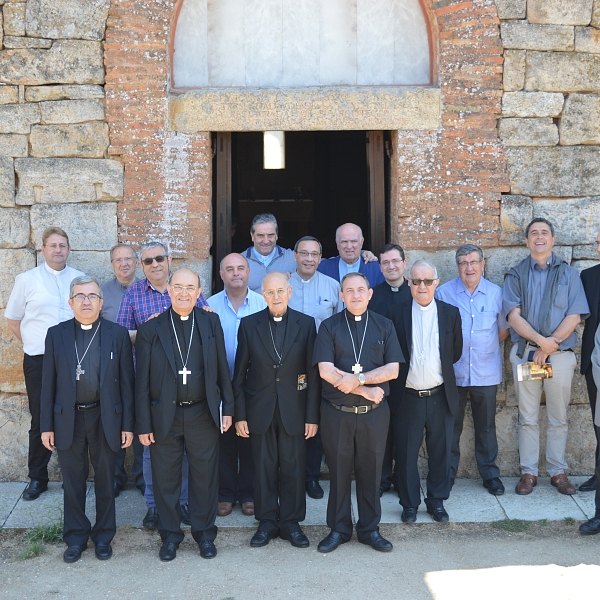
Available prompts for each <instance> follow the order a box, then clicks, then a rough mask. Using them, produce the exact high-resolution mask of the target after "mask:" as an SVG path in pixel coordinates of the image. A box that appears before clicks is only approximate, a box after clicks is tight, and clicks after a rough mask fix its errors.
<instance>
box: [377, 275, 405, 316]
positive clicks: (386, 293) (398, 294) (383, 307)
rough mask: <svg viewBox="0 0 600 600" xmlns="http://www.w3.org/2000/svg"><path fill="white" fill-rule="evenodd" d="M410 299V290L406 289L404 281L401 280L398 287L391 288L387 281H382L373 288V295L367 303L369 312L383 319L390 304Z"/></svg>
mask: <svg viewBox="0 0 600 600" xmlns="http://www.w3.org/2000/svg"><path fill="white" fill-rule="evenodd" d="M410 297H411V294H410V288H409V287H408V281H407V280H406V279H404V280H403V282H402V284H401V285H400V286H399V287H392V286H391V285H390V284H389V283H388V282H387V281H384V282H383V283H380V284H379V285H376V286H375V287H374V288H373V295H372V296H371V301H370V302H369V310H372V311H373V312H376V313H378V314H380V315H383V316H384V317H385V316H386V314H387V311H388V308H389V307H390V306H391V305H392V304H400V303H401V302H406V301H407V300H409V299H410Z"/></svg>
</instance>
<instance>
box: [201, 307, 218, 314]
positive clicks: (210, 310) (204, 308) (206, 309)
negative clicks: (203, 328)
mask: <svg viewBox="0 0 600 600" xmlns="http://www.w3.org/2000/svg"><path fill="white" fill-rule="evenodd" d="M202 310H205V311H206V312H211V313H214V312H215V311H214V310H213V309H212V308H211V307H210V306H203V307H202Z"/></svg>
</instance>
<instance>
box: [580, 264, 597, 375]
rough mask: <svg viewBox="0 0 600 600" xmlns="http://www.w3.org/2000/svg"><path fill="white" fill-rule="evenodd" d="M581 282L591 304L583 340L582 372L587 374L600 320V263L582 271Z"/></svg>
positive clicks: (590, 365)
mask: <svg viewBox="0 0 600 600" xmlns="http://www.w3.org/2000/svg"><path fill="white" fill-rule="evenodd" d="M581 282H582V283H583V289H584V290H585V296H586V298H587V301H588V304H589V305H590V316H589V317H588V318H587V319H586V320H585V327H584V328H583V338H582V340H581V373H582V374H585V373H586V371H587V370H588V369H591V367H592V361H591V358H592V351H593V350H594V336H595V335H596V330H597V329H598V322H599V321H600V265H596V266H595V267H590V268H589V269H584V270H583V271H582V272H581Z"/></svg>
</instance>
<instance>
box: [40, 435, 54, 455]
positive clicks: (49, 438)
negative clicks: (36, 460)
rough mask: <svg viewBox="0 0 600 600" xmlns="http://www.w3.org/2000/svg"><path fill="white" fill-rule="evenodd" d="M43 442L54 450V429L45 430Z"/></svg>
mask: <svg viewBox="0 0 600 600" xmlns="http://www.w3.org/2000/svg"><path fill="white" fill-rule="evenodd" d="M42 444H44V446H46V448H48V450H50V452H52V450H54V431H44V432H43V433H42Z"/></svg>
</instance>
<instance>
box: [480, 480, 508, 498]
mask: <svg viewBox="0 0 600 600" xmlns="http://www.w3.org/2000/svg"><path fill="white" fill-rule="evenodd" d="M483 487H484V488H486V489H487V491H488V492H489V493H490V494H492V496H502V495H504V492H505V489H504V485H503V484H502V482H501V481H500V477H492V478H491V479H486V480H485V481H484V482H483Z"/></svg>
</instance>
